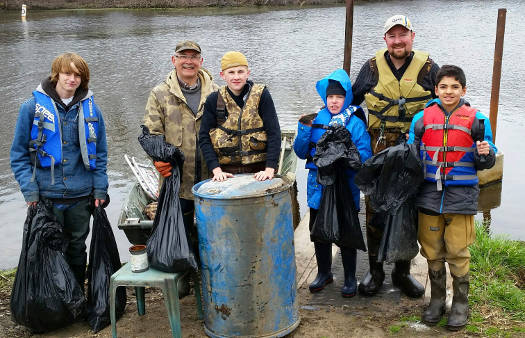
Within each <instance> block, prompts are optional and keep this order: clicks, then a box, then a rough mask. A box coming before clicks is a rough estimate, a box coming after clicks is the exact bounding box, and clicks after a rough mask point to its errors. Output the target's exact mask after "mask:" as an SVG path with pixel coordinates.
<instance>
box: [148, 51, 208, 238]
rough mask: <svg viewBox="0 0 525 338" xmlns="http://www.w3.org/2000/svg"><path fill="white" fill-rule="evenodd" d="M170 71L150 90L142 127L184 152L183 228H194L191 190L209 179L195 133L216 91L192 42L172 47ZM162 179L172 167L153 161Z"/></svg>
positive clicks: (181, 200)
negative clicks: (204, 107) (207, 100)
mask: <svg viewBox="0 0 525 338" xmlns="http://www.w3.org/2000/svg"><path fill="white" fill-rule="evenodd" d="M171 62H172V63H173V66H174V67H175V69H173V70H172V71H171V72H170V73H169V74H168V77H167V78H166V80H165V81H164V82H162V83H161V84H159V85H157V86H156V87H155V88H153V89H152V90H151V93H150V95H149V98H148V103H147V104H146V114H145V115H144V125H145V126H146V127H148V129H149V131H150V133H151V134H155V135H158V134H162V135H164V136H165V137H166V142H168V143H171V144H173V145H174V146H176V147H178V148H179V149H180V150H182V152H183V153H184V157H185V161H184V164H183V167H182V178H181V187H180V193H179V197H180V202H181V208H182V211H183V213H184V223H185V224H186V228H187V229H190V227H188V226H189V225H191V226H192V227H193V213H194V203H193V194H192V192H191V188H192V187H193V185H194V184H195V183H198V182H200V181H201V180H203V179H205V178H207V177H208V169H207V168H206V164H205V162H204V161H202V155H201V152H200V151H199V148H198V146H197V144H198V139H197V133H198V131H199V128H200V123H201V117H202V112H203V106H204V102H205V101H206V97H207V96H208V94H210V93H211V92H213V91H215V90H217V88H218V86H217V85H216V84H215V83H214V82H213V80H212V77H211V75H210V73H209V72H208V71H207V70H205V69H203V68H202V62H203V59H202V56H201V48H200V46H199V45H198V44H197V43H195V42H193V41H183V42H180V43H179V44H177V46H176V47H175V54H174V55H173V56H172V57H171ZM154 164H155V167H156V168H157V170H158V171H159V173H160V174H161V175H162V176H163V177H168V176H170V175H171V169H172V167H171V165H170V163H166V162H154Z"/></svg>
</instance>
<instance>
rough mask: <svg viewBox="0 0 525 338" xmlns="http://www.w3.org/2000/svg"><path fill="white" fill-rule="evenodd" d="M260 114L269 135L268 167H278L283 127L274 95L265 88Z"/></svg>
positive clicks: (260, 104)
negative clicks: (276, 109)
mask: <svg viewBox="0 0 525 338" xmlns="http://www.w3.org/2000/svg"><path fill="white" fill-rule="evenodd" d="M259 116H260V117H261V119H262V120H263V127H264V131H266V135H267V137H268V143H267V148H266V167H269V168H274V169H277V165H278V164H279V152H280V150H281V127H280V126H279V119H278V118H277V112H276V111H275V105H274V104H273V99H272V96H271V95H270V92H269V91H268V88H264V90H263V92H262V94H261V100H260V101H259Z"/></svg>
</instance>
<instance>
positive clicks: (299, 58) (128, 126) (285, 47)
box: [0, 0, 525, 268]
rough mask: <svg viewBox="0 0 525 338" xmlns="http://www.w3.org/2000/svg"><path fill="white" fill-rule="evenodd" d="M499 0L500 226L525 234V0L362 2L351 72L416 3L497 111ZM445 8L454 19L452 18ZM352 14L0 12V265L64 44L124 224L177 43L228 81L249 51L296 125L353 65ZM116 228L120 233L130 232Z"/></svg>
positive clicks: (436, 53)
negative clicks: (348, 35)
mask: <svg viewBox="0 0 525 338" xmlns="http://www.w3.org/2000/svg"><path fill="white" fill-rule="evenodd" d="M499 7H506V8H507V10H508V11H507V29H506V36H505V47H504V48H505V50H504V56H503V58H504V59H503V74H502V83H501V97H500V109H499V111H500V118H499V121H498V128H499V129H498V143H497V145H498V147H499V148H500V149H502V150H503V151H504V152H505V155H506V158H507V163H506V167H505V174H504V176H505V189H504V190H503V193H502V195H501V200H500V207H498V208H497V209H495V210H493V211H492V213H491V214H492V220H493V222H492V224H491V227H492V231H493V232H495V233H508V234H510V235H511V236H512V237H513V238H521V239H525V232H524V231H523V229H522V227H521V223H520V222H519V220H520V219H521V218H522V216H521V214H520V211H521V209H522V207H521V205H520V204H521V203H520V202H521V201H520V196H522V192H521V188H522V187H523V183H522V174H521V171H522V170H521V168H522V167H523V166H525V159H524V158H523V156H522V155H521V152H520V150H519V149H518V147H517V146H516V143H515V142H516V141H515V140H517V139H521V135H522V131H521V129H522V127H523V126H524V124H525V123H524V117H525V113H524V112H523V109H522V107H523V106H525V98H524V97H523V95H521V94H522V93H521V92H522V91H521V90H520V88H519V86H516V83H521V81H522V79H523V78H525V69H524V68H523V67H522V66H521V63H520V56H521V54H522V51H523V50H525V39H523V32H525V21H524V20H523V19H522V18H521V16H520V13H524V12H525V4H524V3H522V2H520V1H517V0H515V1H499V2H497V3H493V2H484V5H483V6H479V3H478V1H474V0H471V1H457V2H450V1H430V0H422V1H411V2H406V1H388V2H360V3H358V4H356V7H355V10H354V35H353V36H354V43H353V51H352V57H353V60H352V67H351V78H352V79H354V78H355V75H356V74H357V72H358V71H359V69H360V67H361V65H362V64H363V63H364V62H365V60H367V59H368V58H369V57H371V56H372V55H373V54H374V53H375V51H376V50H377V49H379V48H383V47H384V41H383V40H382V34H381V30H382V25H383V22H384V19H385V18H386V17H388V16H390V15H392V13H408V14H409V15H410V18H411V20H412V22H413V24H414V26H415V30H416V40H415V47H416V48H417V49H422V50H428V51H430V54H431V57H432V58H433V59H434V60H435V61H436V62H437V63H438V64H440V65H443V64H447V63H453V64H458V65H460V66H462V67H463V68H464V70H465V72H466V74H467V86H468V90H467V99H468V100H469V101H470V103H471V104H472V105H473V106H474V107H477V108H479V109H480V110H481V111H482V112H483V113H485V114H487V115H488V107H489V98H490V81H491V74H492V58H493V53H494V49H493V48H494V36H495V31H496V19H497V9H498V8H499ZM436 13H439V15H436ZM465 13H468V15H465ZM444 17H446V18H447V22H454V25H443V23H442V18H444ZM344 19H345V8H344V7H343V6H340V7H329V8H306V9H300V10H295V9H283V10H276V11H270V10H267V9H264V10H260V9H256V8H253V9H234V10H224V9H215V8H210V9H205V10H95V11H29V13H28V19H27V21H26V22H21V20H20V13H19V12H18V11H16V13H14V12H0V60H2V66H1V67H0V81H1V83H2V86H1V87H0V97H1V98H2V100H0V114H1V116H2V117H3V121H2V122H3V123H2V126H3V128H1V129H0V186H1V188H2V189H0V215H1V216H2V218H3V221H4V222H3V223H2V224H0V238H2V242H1V244H2V245H1V246H0V247H1V248H2V249H0V255H1V256H2V258H4V257H6V259H2V260H0V268H2V267H9V266H15V265H16V261H17V258H18V252H19V248H20V239H21V238H22V235H21V228H22V223H23V215H24V214H25V203H24V202H23V198H22V195H21V194H20V193H19V191H18V185H17V184H16V183H15V182H14V179H13V175H12V174H11V170H10V167H9V155H8V154H9V148H10V146H11V139H12V137H13V130H14V128H15V123H16V116H17V114H18V108H19V106H20V104H21V103H22V102H23V101H24V100H26V99H27V98H28V97H29V96H30V95H31V91H32V90H34V89H35V88H36V86H37V85H38V82H39V81H41V80H42V79H43V78H44V77H45V76H47V75H48V73H49V67H50V64H51V61H52V60H53V58H54V57H55V56H56V55H57V54H59V53H62V52H65V51H75V52H77V53H79V54H80V55H82V56H83V57H84V58H86V60H87V61H88V63H89V65H90V68H91V74H92V80H91V82H90V87H91V89H92V90H93V91H94V93H95V100H96V102H97V103H98V104H99V106H100V107H101V109H102V111H103V113H104V117H105V120H106V123H107V132H108V148H109V168H108V172H109V176H110V194H111V198H112V203H111V205H110V210H108V215H109V218H110V221H111V222H112V224H113V225H114V226H115V227H116V220H117V217H118V211H119V210H120V204H121V203H123V201H124V199H125V196H126V193H127V189H128V188H129V187H130V186H131V184H132V182H133V176H132V174H131V171H130V170H129V169H128V168H127V165H126V164H125V161H124V160H123V154H124V153H128V154H132V155H134V156H136V157H138V160H139V161H141V160H143V159H144V158H145V156H143V155H142V154H143V152H142V151H141V149H140V146H139V145H138V142H137V136H138V134H139V132H140V129H139V125H140V123H141V119H142V116H143V112H144V107H145V104H146V100H147V96H148V93H149V91H150V90H151V88H153V87H154V86H155V85H156V84H157V83H159V82H160V81H163V80H164V78H165V76H166V75H167V73H168V72H169V71H170V70H171V68H172V65H171V63H170V55H171V54H172V53H173V48H174V46H175V44H176V43H177V42H178V41H180V40H183V39H192V40H196V41H198V42H199V43H200V44H201V46H202V48H203V53H204V54H203V56H204V67H205V68H207V69H209V70H210V71H211V73H212V75H213V76H214V78H215V79H217V80H218V83H219V84H223V82H222V80H220V79H219V60H220V57H221V56H222V55H223V54H224V52H226V51H227V50H241V51H243V52H244V53H245V54H246V55H247V57H248V60H249V62H250V67H251V69H252V75H251V77H252V79H253V80H254V81H255V82H262V83H266V84H267V85H268V88H269V90H270V92H271V93H272V97H273V99H274V101H275V104H276V108H277V111H278V115H279V120H280V122H281V125H282V127H283V128H295V125H296V121H297V119H298V117H299V116H300V115H301V114H304V113H312V112H315V111H316V110H317V109H318V108H319V107H320V106H321V105H322V102H321V100H320V99H319V98H318V95H317V93H316V92H315V88H314V85H315V82H316V81H317V80H318V79H320V78H322V77H323V76H325V75H326V74H328V73H329V72H331V71H332V70H334V69H335V68H337V67H340V66H341V65H342V63H343V40H344ZM436 32H439V34H436ZM141 157H142V158H141ZM300 175H302V174H301V173H299V176H300ZM305 187H306V183H304V184H302V183H301V184H299V189H301V190H304V189H305ZM300 193H302V194H304V191H300ZM303 196H304V195H303ZM302 205H303V206H304V205H305V203H304V202H303V203H302ZM303 209H304V207H303ZM479 217H481V216H479ZM479 217H478V218H479ZM518 223H519V224H518ZM115 234H116V235H117V236H121V235H122V234H121V232H120V231H115ZM120 238H121V240H122V241H123V242H124V243H125V245H124V244H122V245H123V246H124V248H123V250H121V252H123V253H124V252H127V250H126V248H125V246H127V244H128V243H127V241H126V240H125V239H124V237H123V235H122V236H121V237H120Z"/></svg>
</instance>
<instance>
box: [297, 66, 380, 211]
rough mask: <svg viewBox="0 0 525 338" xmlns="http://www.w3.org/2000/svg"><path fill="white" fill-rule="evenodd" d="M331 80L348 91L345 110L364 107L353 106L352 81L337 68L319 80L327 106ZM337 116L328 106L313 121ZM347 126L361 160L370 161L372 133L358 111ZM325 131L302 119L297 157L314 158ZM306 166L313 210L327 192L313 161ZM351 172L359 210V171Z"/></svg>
mask: <svg viewBox="0 0 525 338" xmlns="http://www.w3.org/2000/svg"><path fill="white" fill-rule="evenodd" d="M329 80H335V81H338V82H339V83H340V84H341V86H342V87H343V88H344V89H345V90H346V97H345V101H344V103H343V107H342V109H341V111H343V110H345V109H347V108H349V109H350V111H357V110H358V109H361V108H360V107H359V106H351V105H350V103H351V102H352V97H353V95H352V83H351V82H350V78H349V77H348V74H346V72H345V71H344V70H343V69H337V70H336V71H334V72H333V73H331V74H330V75H328V76H327V77H325V78H323V79H322V80H320V81H318V82H317V84H316V89H317V93H319V96H320V97H321V99H322V100H323V102H324V104H325V106H326V88H327V87H328V82H329ZM332 117H333V115H332V114H331V113H330V111H329V110H328V109H327V108H326V107H325V108H323V109H321V110H320V111H319V113H318V114H317V117H316V118H315V119H314V121H313V124H325V125H326V124H328V122H329V121H330V119H331V118H332ZM346 129H348V131H349V132H350V134H351V135H352V142H353V143H354V144H355V146H356V147H357V150H359V155H360V157H361V162H364V161H366V160H367V159H368V158H369V157H371V156H372V149H371V148H370V136H369V135H368V132H367V131H366V124H365V123H364V122H363V120H361V119H360V118H359V117H358V116H356V115H355V114H352V115H351V116H350V119H349V120H348V121H347V124H346ZM324 133H325V130H324V129H319V128H312V127H309V126H307V125H304V124H302V123H300V122H299V124H298V127H297V137H296V138H295V141H294V145H293V147H294V151H295V153H296V154H297V157H299V158H301V159H306V158H307V157H310V156H311V157H313V155H314V154H315V147H312V146H311V145H312V143H317V141H318V140H319V138H320V137H321V136H322V134H324ZM306 169H309V172H308V183H307V202H308V206H309V207H310V208H312V209H319V205H320V203H321V197H322V193H323V186H322V185H320V184H319V183H317V167H316V166H315V164H314V163H313V162H311V161H307V163H306ZM347 175H348V185H349V187H350V191H351V192H352V196H353V198H354V203H355V206H356V208H357V209H359V189H358V188H357V186H356V185H355V184H354V176H355V171H354V170H351V169H349V170H348V171H347Z"/></svg>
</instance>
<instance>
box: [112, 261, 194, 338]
mask: <svg viewBox="0 0 525 338" xmlns="http://www.w3.org/2000/svg"><path fill="white" fill-rule="evenodd" d="M188 273H190V272H189V271H188V272H183V273H167V272H162V271H159V270H155V269H152V268H149V269H148V270H147V271H144V272H139V273H137V272H132V271H131V266H130V264H129V263H126V264H125V265H123V266H122V267H121V268H120V269H119V270H118V271H117V272H115V273H114V274H113V275H112V276H111V282H110V285H109V289H110V290H109V291H110V296H109V297H110V298H109V304H110V318H111V334H112V335H113V338H117V321H116V315H115V293H116V291H117V287H119V286H134V287H135V295H136V297H137V311H138V313H139V316H142V315H144V314H145V313H146V307H145V302H144V288H145V287H146V286H149V287H157V288H161V289H162V294H163V295H164V303H165V304H166V309H167V310H168V318H169V320H170V326H171V333H172V336H173V337H176V338H179V337H181V336H182V335H181V329H180V308H179V291H178V287H177V283H178V281H179V280H180V279H181V278H183V277H184V276H186V275H187V274H188ZM192 278H193V282H194V290H195V298H196V300H197V316H198V318H199V319H202V318H203V315H202V303H201V290H200V282H199V277H198V274H197V273H193V274H192Z"/></svg>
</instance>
